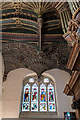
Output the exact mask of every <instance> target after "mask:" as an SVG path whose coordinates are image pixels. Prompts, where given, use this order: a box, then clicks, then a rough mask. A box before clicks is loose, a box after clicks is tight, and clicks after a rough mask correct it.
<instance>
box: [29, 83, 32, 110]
mask: <svg viewBox="0 0 80 120" xmlns="http://www.w3.org/2000/svg"><path fill="white" fill-rule="evenodd" d="M32 85H33V83H31V84H30V86H31V89H30V107H29V111H31V94H32Z"/></svg>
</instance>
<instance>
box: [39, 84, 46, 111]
mask: <svg viewBox="0 0 80 120" xmlns="http://www.w3.org/2000/svg"><path fill="white" fill-rule="evenodd" d="M40 111H47V97H46V86H45V85H44V84H43V83H42V84H41V85H40Z"/></svg>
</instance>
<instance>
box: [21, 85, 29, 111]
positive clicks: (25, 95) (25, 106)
mask: <svg viewBox="0 0 80 120" xmlns="http://www.w3.org/2000/svg"><path fill="white" fill-rule="evenodd" d="M29 103H30V85H29V84H26V85H25V86H24V93H23V104H22V111H29Z"/></svg>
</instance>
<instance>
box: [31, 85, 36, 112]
mask: <svg viewBox="0 0 80 120" xmlns="http://www.w3.org/2000/svg"><path fill="white" fill-rule="evenodd" d="M31 111H38V86H37V84H36V83H35V84H33V86H32V94H31Z"/></svg>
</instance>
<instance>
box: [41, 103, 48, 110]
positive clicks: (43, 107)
mask: <svg viewBox="0 0 80 120" xmlns="http://www.w3.org/2000/svg"><path fill="white" fill-rule="evenodd" d="M40 111H47V105H46V103H40Z"/></svg>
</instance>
